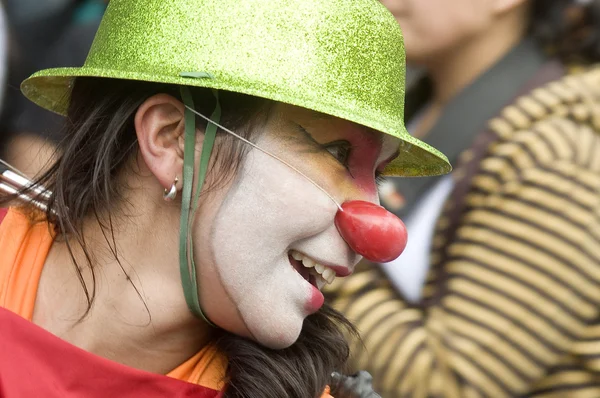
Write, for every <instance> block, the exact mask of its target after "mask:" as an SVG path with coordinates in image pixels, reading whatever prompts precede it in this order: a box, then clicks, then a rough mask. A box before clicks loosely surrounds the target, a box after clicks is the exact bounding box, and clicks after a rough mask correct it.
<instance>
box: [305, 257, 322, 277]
mask: <svg viewBox="0 0 600 398" xmlns="http://www.w3.org/2000/svg"><path fill="white" fill-rule="evenodd" d="M302 265H304V266H305V267H306V268H312V267H315V266H317V265H319V264H317V263H315V262H314V261H313V260H311V259H310V258H308V257H304V258H303V259H302ZM318 270H319V269H318V268H317V271H318ZM319 273H320V272H319Z"/></svg>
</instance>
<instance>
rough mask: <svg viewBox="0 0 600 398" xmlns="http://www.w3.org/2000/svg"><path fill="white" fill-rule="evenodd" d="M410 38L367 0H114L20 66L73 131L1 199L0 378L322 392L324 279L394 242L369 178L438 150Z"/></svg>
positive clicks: (328, 326) (332, 366)
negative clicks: (411, 109) (423, 134)
mask: <svg viewBox="0 0 600 398" xmlns="http://www.w3.org/2000/svg"><path fill="white" fill-rule="evenodd" d="M403 51H404V50H403V45H402V36H401V32H400V30H399V28H398V26H397V24H396V22H395V20H394V18H393V17H392V16H391V14H389V13H388V12H387V11H386V10H385V8H384V7H383V6H381V5H380V4H379V3H378V2H376V1H372V0H355V1H352V2H348V1H346V0H327V1H322V0H320V1H317V0H287V1H281V2H271V1H265V0H246V1H244V2H239V1H235V0H210V1H209V0H204V1H200V0H185V1H164V0H112V1H111V2H110V6H109V8H108V10H107V12H106V15H105V18H104V20H103V22H102V25H101V27H100V30H99V32H98V34H97V37H96V40H95V42H94V44H93V46H92V49H91V51H90V54H89V57H88V59H87V61H86V63H85V65H84V66H83V67H81V68H69V69H54V70H46V71H42V72H39V73H37V74H35V75H34V76H32V77H31V78H30V79H28V80H26V81H25V82H24V83H23V85H22V90H23V92H24V94H25V95H26V96H27V97H29V98H30V99H31V100H33V101H34V102H36V103H38V104H39V105H41V106H43V107H45V108H47V109H50V110H53V111H55V112H57V113H60V114H64V115H66V116H67V123H66V136H67V138H66V140H65V141H64V143H63V147H62V148H61V151H60V155H59V156H58V157H57V160H56V162H55V163H54V165H53V166H52V167H51V168H50V170H49V171H48V172H47V173H46V174H45V175H43V176H41V177H40V178H39V179H37V180H36V181H35V182H34V183H33V185H28V184H26V186H25V187H24V188H23V189H21V190H19V191H18V192H17V193H16V196H8V197H6V200H11V199H14V198H15V197H21V198H24V197H26V198H29V199H31V201H30V202H29V205H25V206H21V207H17V208H11V209H10V210H9V211H8V213H7V214H6V216H5V218H4V221H3V222H2V225H1V226H0V252H1V253H2V258H0V306H2V307H4V308H5V309H7V310H9V311H10V312H9V311H6V310H0V318H1V319H0V333H2V335H3V336H6V338H4V337H3V341H5V342H8V343H7V344H4V345H3V346H0V358H2V359H3V360H0V386H1V387H0V388H1V389H2V390H0V392H2V396H5V397H7V398H12V397H17V396H19V397H21V396H33V395H43V396H61V397H65V396H67V397H70V396H78V397H80V396H85V397H99V396H102V397H106V396H116V397H126V396H127V397H129V396H131V397H133V396H136V397H138V396H144V397H163V396H198V397H216V396H222V397H278V398H280V397H302V398H306V397H318V396H320V395H321V394H322V393H323V391H324V390H325V388H326V385H327V384H328V383H329V382H330V376H331V374H332V372H333V371H335V370H339V369H342V368H343V366H344V362H345V360H346V358H347V356H348V345H347V343H346V342H345V340H344V338H343V329H344V328H347V327H349V324H348V322H347V321H346V320H345V319H344V318H343V317H341V316H340V315H339V314H337V313H336V312H334V311H333V310H331V309H330V308H328V307H327V306H326V305H324V299H323V295H322V293H321V292H320V289H321V288H322V287H323V286H324V285H325V284H327V283H331V282H332V281H333V280H334V279H335V278H336V277H343V276H347V275H349V274H350V273H351V272H352V270H353V268H354V266H355V264H356V263H357V262H358V261H359V260H360V259H361V257H362V256H365V257H367V258H369V259H371V260H374V261H389V260H390V259H393V258H395V257H397V256H398V255H399V254H400V252H401V251H402V249H403V244H404V243H403V242H405V238H406V233H405V231H404V227H403V225H402V223H401V222H400V221H399V220H398V219H396V218H394V217H393V216H391V215H390V214H389V213H387V212H386V211H385V210H383V209H382V208H381V207H379V206H378V199H377V184H376V179H377V177H378V176H379V175H404V176H418V175H433V174H441V173H445V172H447V171H448V170H449V165H448V163H447V161H446V159H445V157H444V156H443V155H442V154H440V153H439V152H437V151H436V150H435V149H433V148H431V147H429V146H427V145H426V144H424V143H422V142H420V141H418V140H416V139H414V138H412V137H411V136H410V135H408V134H407V133H406V130H405V128H404V125H403V121H402V118H403V95H404V72H405V70H404V59H403V54H404V53H403ZM16 179H18V178H16ZM13 180H14V179H13ZM4 184H5V186H6V185H7V184H9V182H7V179H5V180H4ZM34 204H35V205H37V206H38V207H44V208H45V209H46V211H45V212H44V213H43V214H42V213H41V212H39V211H38V210H35V209H34V206H33V205H34ZM386 237H392V239H386ZM389 242H394V243H393V244H390V243H389ZM397 242H399V243H397ZM182 287H183V288H182ZM13 313H16V314H18V315H20V316H21V317H22V318H25V319H26V320H23V319H22V318H20V317H17V316H15V315H14V314H13ZM27 321H29V322H27ZM23 336H25V338H23ZM23 341H27V345H26V346H25V345H24V343H23ZM5 358H12V359H11V361H10V363H8V361H6V360H4V359H5ZM16 363H18V364H23V365H22V366H21V365H19V366H15V365H14V364H16ZM31 375H33V378H32V380H29V377H31ZM165 375H166V376H168V377H165ZM186 394H187V395H186ZM338 397H342V396H341V395H338Z"/></svg>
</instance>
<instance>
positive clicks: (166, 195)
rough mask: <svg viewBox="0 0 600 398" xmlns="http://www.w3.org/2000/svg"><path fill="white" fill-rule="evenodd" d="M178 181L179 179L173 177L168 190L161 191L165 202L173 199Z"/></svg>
mask: <svg viewBox="0 0 600 398" xmlns="http://www.w3.org/2000/svg"><path fill="white" fill-rule="evenodd" d="M178 182H179V179H178V178H177V177H175V181H173V185H171V188H170V189H169V190H166V189H165V192H164V193H163V199H164V200H165V201H167V202H171V201H172V200H173V199H175V197H176V196H177V183H178Z"/></svg>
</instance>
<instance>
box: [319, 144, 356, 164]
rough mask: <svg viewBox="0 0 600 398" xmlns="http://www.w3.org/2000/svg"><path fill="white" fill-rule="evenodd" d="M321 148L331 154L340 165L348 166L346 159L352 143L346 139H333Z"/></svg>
mask: <svg viewBox="0 0 600 398" xmlns="http://www.w3.org/2000/svg"><path fill="white" fill-rule="evenodd" d="M323 148H324V149H325V150H326V151H327V152H329V153H330V154H331V156H333V157H334V158H335V159H336V160H337V161H338V162H340V163H341V164H342V166H344V167H346V168H348V159H349V158H350V152H351V150H352V145H350V143H349V142H348V141H334V142H330V143H329V144H324V145H323Z"/></svg>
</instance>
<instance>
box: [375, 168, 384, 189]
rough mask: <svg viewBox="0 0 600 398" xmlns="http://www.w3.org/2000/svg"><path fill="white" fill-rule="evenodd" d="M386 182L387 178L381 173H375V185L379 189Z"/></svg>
mask: <svg viewBox="0 0 600 398" xmlns="http://www.w3.org/2000/svg"><path fill="white" fill-rule="evenodd" d="M386 181H387V178H386V177H384V176H383V175H382V173H381V171H376V172H375V184H377V187H380V186H382V185H383V184H384V183H385V182H386Z"/></svg>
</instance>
